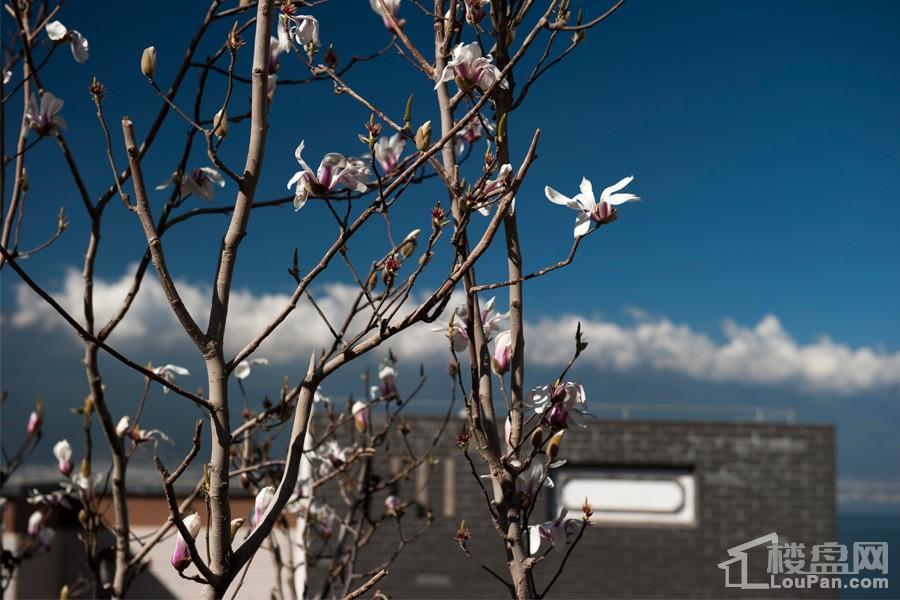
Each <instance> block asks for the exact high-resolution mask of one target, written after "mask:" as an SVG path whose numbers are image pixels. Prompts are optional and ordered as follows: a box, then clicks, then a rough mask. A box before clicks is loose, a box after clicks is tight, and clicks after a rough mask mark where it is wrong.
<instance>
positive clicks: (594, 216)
mask: <svg viewBox="0 0 900 600" xmlns="http://www.w3.org/2000/svg"><path fill="white" fill-rule="evenodd" d="M632 180H634V176H633V175H629V176H628V177H626V178H624V179H622V180H620V181H619V182H618V183H616V184H614V185H611V186H609V187H608V188H605V189H604V190H603V192H602V193H601V194H600V201H599V202H597V201H596V200H595V199H594V188H593V186H592V185H591V182H590V181H588V180H587V178H584V177H582V179H581V186H580V189H581V191H580V193H578V194H576V195H575V197H573V198H569V197H567V196H563V195H562V194H560V193H559V192H557V191H556V190H554V189H553V188H552V187H550V186H547V187H545V188H544V194H546V196H547V199H548V200H549V201H550V202H553V203H554V204H560V205H562V206H568V207H569V208H571V209H572V210H577V211H578V213H579V214H578V216H577V217H575V230H574V234H575V237H581V236H583V235H585V234H586V233H587V232H588V231H590V229H591V222H594V223H597V224H598V225H605V224H606V223H609V222H611V221H614V220H615V218H616V207H617V206H619V205H620V204H624V203H625V202H632V201H634V200H640V198H639V197H638V196H635V195H634V194H617V193H616V192H618V191H619V190H621V189H622V188H624V187H625V186H626V185H628V184H629V183H631V182H632Z"/></svg>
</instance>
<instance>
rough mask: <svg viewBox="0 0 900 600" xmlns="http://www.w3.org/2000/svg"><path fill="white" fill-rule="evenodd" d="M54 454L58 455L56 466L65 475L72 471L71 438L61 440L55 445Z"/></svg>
mask: <svg viewBox="0 0 900 600" xmlns="http://www.w3.org/2000/svg"><path fill="white" fill-rule="evenodd" d="M53 456H55V457H56V466H57V468H58V469H59V472H60V473H62V474H63V475H64V476H65V477H68V476H69V473H71V472H72V467H73V465H72V446H71V445H70V444H69V440H59V441H58V442H56V444H54V446H53Z"/></svg>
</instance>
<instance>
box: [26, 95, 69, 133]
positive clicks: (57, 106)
mask: <svg viewBox="0 0 900 600" xmlns="http://www.w3.org/2000/svg"><path fill="white" fill-rule="evenodd" d="M62 107H63V101H62V100H60V99H59V98H57V97H56V96H54V95H53V94H51V93H50V92H46V91H45V92H44V95H43V96H41V106H40V108H38V105H37V103H36V102H35V100H34V96H32V97H31V105H30V106H29V107H28V111H27V112H26V113H25V121H26V122H27V123H28V126H29V127H31V128H32V129H34V130H35V131H36V132H37V133H39V134H40V135H48V134H50V133H53V132H55V131H57V130H58V129H59V128H63V129H66V128H67V127H68V125H66V121H65V119H63V118H62V117H61V116H59V115H58V114H57V113H58V112H59V111H60V110H62Z"/></svg>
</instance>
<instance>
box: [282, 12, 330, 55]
mask: <svg viewBox="0 0 900 600" xmlns="http://www.w3.org/2000/svg"><path fill="white" fill-rule="evenodd" d="M294 42H296V43H297V44H299V45H300V47H301V48H305V47H306V46H307V45H309V44H312V45H313V46H316V47H318V46H321V44H320V43H319V21H318V20H316V18H315V17H313V16H310V15H286V14H284V13H282V14H281V15H280V16H279V17H278V43H279V45H280V46H281V48H282V49H284V51H287V50H289V49H290V48H293V44H294Z"/></svg>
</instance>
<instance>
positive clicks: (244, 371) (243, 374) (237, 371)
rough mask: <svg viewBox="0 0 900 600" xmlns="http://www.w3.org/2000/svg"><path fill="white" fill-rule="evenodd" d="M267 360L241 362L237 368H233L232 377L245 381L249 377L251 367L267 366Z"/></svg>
mask: <svg viewBox="0 0 900 600" xmlns="http://www.w3.org/2000/svg"><path fill="white" fill-rule="evenodd" d="M267 364H269V359H268V358H251V359H250V360H242V361H241V362H239V363H238V366H236V367H235V368H234V376H235V377H236V378H238V379H247V377H249V376H250V367H251V366H253V365H267Z"/></svg>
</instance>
